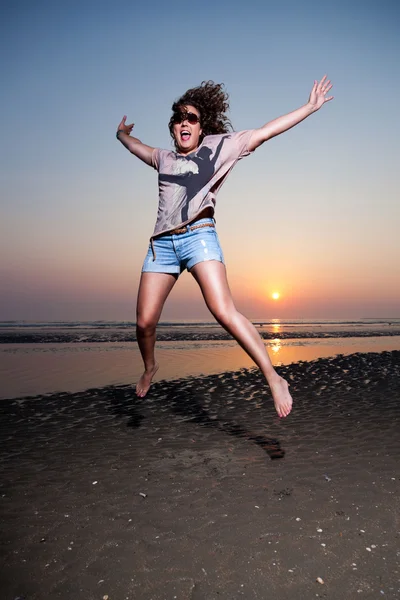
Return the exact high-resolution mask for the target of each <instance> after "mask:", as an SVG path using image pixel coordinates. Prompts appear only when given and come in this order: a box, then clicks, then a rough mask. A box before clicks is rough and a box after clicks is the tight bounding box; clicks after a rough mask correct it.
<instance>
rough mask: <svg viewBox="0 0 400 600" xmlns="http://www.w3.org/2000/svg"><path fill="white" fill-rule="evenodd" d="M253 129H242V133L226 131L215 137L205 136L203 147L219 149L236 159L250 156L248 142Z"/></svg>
mask: <svg viewBox="0 0 400 600" xmlns="http://www.w3.org/2000/svg"><path fill="white" fill-rule="evenodd" d="M253 132H254V129H244V130H242V131H228V132H227V133H220V134H217V135H207V136H206V137H205V138H204V140H203V145H205V146H208V147H211V148H215V149H216V148H221V151H222V152H223V153H226V152H229V153H233V155H235V156H237V157H240V158H241V157H243V156H247V155H248V154H250V153H251V152H250V150H249V142H250V140H251V137H252V135H253Z"/></svg>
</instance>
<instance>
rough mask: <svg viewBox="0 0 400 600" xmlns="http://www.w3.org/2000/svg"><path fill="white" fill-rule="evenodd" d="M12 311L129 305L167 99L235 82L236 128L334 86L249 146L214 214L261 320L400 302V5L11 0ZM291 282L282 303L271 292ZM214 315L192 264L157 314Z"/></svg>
mask: <svg viewBox="0 0 400 600" xmlns="http://www.w3.org/2000/svg"><path fill="white" fill-rule="evenodd" d="M1 9H2V18H1V19H0V57H1V58H0V61H1V80H2V81H1V87H2V94H1V105H2V106H1V108H2V110H1V114H0V124H1V131H2V136H1V144H0V152H1V161H0V203H1V205H0V320H22V319H24V320H79V319H82V320H134V319H135V305H136V294H137V289H138V283H139V278H140V270H141V266H142V263H143V259H144V257H145V255H146V252H147V247H148V242H149V237H150V235H151V233H152V231H153V227H154V223H155V218H156V212H157V202H158V197H157V196H158V188H157V174H156V172H155V171H154V170H153V169H152V168H150V167H148V166H147V165H145V164H144V163H141V162H140V161H139V160H138V159H137V158H135V157H134V156H133V155H131V154H130V153H129V152H127V151H126V150H125V149H124V148H123V146H122V145H121V144H120V143H119V142H117V141H116V139H115V131H116V129H117V125H118V124H119V122H120V120H121V118H122V116H123V115H124V114H126V115H127V117H128V122H134V123H135V128H134V131H133V135H135V136H136V137H138V138H139V139H140V140H142V141H143V142H145V143H146V144H148V145H150V146H154V147H162V148H172V145H171V144H172V142H171V139H170V136H169V131H168V121H169V118H170V111H171V105H172V103H173V101H174V100H175V99H177V98H178V97H179V96H180V95H182V94H183V93H184V92H185V91H186V90H187V89H188V88H190V87H194V86H196V85H199V84H200V82H201V81H203V80H209V79H211V80H213V81H215V82H218V83H220V82H223V83H224V84H225V86H226V90H227V91H228V93H229V94H230V114H229V116H230V118H231V121H232V124H233V126H234V129H235V130H237V131H240V130H242V129H251V128H256V127H260V126H262V125H263V124H264V123H266V122H268V121H270V120H272V119H274V118H276V117H278V116H280V115H282V114H285V113H287V112H290V111H292V110H294V109H296V108H298V107H300V106H302V105H303V104H305V103H306V102H307V100H308V96H309V92H310V90H311V87H312V85H313V82H314V79H320V78H321V77H322V76H323V75H324V74H325V73H327V74H328V76H329V78H330V79H331V80H332V82H333V83H334V87H333V89H332V94H334V96H335V98H334V100H333V101H331V102H329V103H327V104H326V105H325V106H323V107H322V109H321V110H320V111H318V112H317V113H315V114H314V115H312V116H310V117H309V118H308V119H306V120H305V121H304V122H303V123H301V124H299V125H298V126H297V127H295V128H294V129H292V130H290V131H288V132H286V133H284V134H283V135H281V136H279V137H277V138H274V139H272V140H270V141H268V142H267V143H265V144H264V145H263V146H261V147H260V148H258V149H257V150H256V152H255V153H254V154H253V155H251V156H249V157H246V158H244V159H243V160H241V161H240V162H239V163H238V164H237V165H236V166H235V169H234V170H233V172H232V173H231V174H230V177H229V178H228V180H227V181H226V183H225V184H224V186H223V187H222V189H221V191H220V192H219V195H218V199H217V206H216V213H215V217H216V220H217V230H218V234H219V237H220V241H221V244H222V247H223V251H224V255H225V260H226V265H227V271H228V279H229V282H230V287H231V290H232V294H233V297H234V299H235V303H236V305H237V307H238V309H239V310H241V311H242V312H243V313H244V314H245V315H246V316H247V317H249V318H251V319H261V318H299V319H301V318H336V319H342V318H343V319H346V318H365V317H372V318H373V317H400V266H399V265H400V260H399V258H400V236H399V234H398V231H399V217H400V208H399V192H398V165H399V158H400V152H399V135H400V119H399V111H398V102H399V98H400V78H399V76H398V75H399V72H398V57H399V56H400V35H399V29H400V8H399V7H398V4H397V2H395V1H388V0H376V1H375V0H374V1H369V0H365V1H362V0H359V1H352V0H348V1H346V2H343V1H342V0H337V1H336V2H335V3H330V2H327V1H320V2H311V1H310V0H304V1H303V2H301V3H299V2H297V1H294V0H287V1H284V2H279V3H278V2H272V1H270V0H262V1H255V0H248V1H246V2H235V1H233V2H232V1H230V2H227V1H225V0H222V1H218V0H217V1H211V0H205V1H203V2H201V3H200V2H199V3H196V2H192V3H189V4H185V5H183V4H182V3H178V2H174V1H173V2H169V3H167V2H159V1H158V0H154V1H153V2H151V3H142V2H132V1H129V2H128V1H118V0H115V1H114V2H113V3H111V2H103V1H102V0H98V1H96V2H89V1H87V0H79V1H76V0H71V1H69V2H63V1H60V2H53V1H51V2H50V1H43V0H38V1H37V2H35V3H31V2H28V1H27V0H25V1H20V0H15V1H13V2H11V1H5V2H4V1H3V2H2V3H1ZM273 292H279V293H280V298H279V300H273V299H272V298H271V294H272V293H273ZM208 316H209V314H208V312H207V309H206V308H205V306H204V302H203V300H202V297H201V294H200V290H199V289H198V286H197V284H196V283H195V282H194V280H193V278H192V277H191V276H190V274H188V273H187V272H185V273H183V274H182V276H181V277H180V278H179V281H178V283H177V284H176V285H175V288H174V289H173V291H172V293H171V295H170V297H169V298H168V300H167V303H166V305H165V308H164V311H163V315H162V319H164V320H167V319H168V320H170V319H204V318H208Z"/></svg>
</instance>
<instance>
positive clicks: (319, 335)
mask: <svg viewBox="0 0 400 600" xmlns="http://www.w3.org/2000/svg"><path fill="white" fill-rule="evenodd" d="M193 329H194V328H193V327H191V326H187V327H184V328H182V330H181V331H177V330H171V329H163V328H159V329H158V331H157V340H158V341H160V342H180V341H182V342H183V341H189V342H190V341H213V340H214V341H225V340H231V339H232V337H231V336H230V335H229V334H228V333H226V332H225V331H224V330H223V329H222V328H220V327H218V326H217V325H215V327H213V328H212V330H211V331H210V330H205V329H203V328H201V327H200V328H196V329H195V330H193ZM259 333H260V336H261V337H262V338H263V339H265V340H274V339H280V340H288V339H301V338H304V339H328V338H355V337H393V336H399V335H400V328H394V329H389V328H386V329H382V328H379V329H368V330H366V329H351V330H348V329H347V330H346V329H345V330H342V329H340V330H334V331H332V330H330V331H329V330H324V329H323V328H321V329H318V330H317V331H315V330H314V331H313V330H312V328H310V329H308V330H302V331H293V330H285V331H262V330H261V328H260V329H259ZM110 342H136V334H135V331H134V329H132V330H131V331H129V330H126V329H125V330H122V331H121V330H118V329H116V330H115V329H114V330H111V329H110V330H106V331H104V330H100V331H99V330H97V331H96V330H92V329H89V330H85V329H79V330H67V331H66V330H62V331H60V330H47V329H46V330H40V331H34V330H32V331H26V330H14V331H0V344H45V343H46V344H47V343H52V344H80V343H85V344H88V343H110Z"/></svg>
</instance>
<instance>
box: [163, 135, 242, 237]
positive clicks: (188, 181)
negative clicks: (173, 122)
mask: <svg viewBox="0 0 400 600" xmlns="http://www.w3.org/2000/svg"><path fill="white" fill-rule="evenodd" d="M251 134H252V131H250V130H249V131H240V132H233V133H225V134H220V135H212V136H206V137H205V138H204V140H203V142H202V144H201V145H200V147H199V148H198V150H197V151H196V152H193V153H191V154H189V155H187V156H180V155H179V154H177V153H176V152H173V151H169V150H156V155H155V157H154V166H155V168H157V170H158V172H159V176H158V179H159V204H158V214H157V222H156V226H155V229H154V233H153V236H154V235H157V234H159V233H162V232H166V231H171V230H172V229H175V228H177V227H179V226H180V225H182V224H183V223H187V222H189V221H190V220H191V219H193V218H195V217H196V216H197V215H198V214H199V213H200V212H201V211H202V210H203V209H204V208H206V207H207V206H211V207H212V208H214V205H215V195H216V193H217V191H218V190H219V188H220V187H221V185H222V184H223V182H224V181H225V178H226V177H227V175H228V173H229V171H230V170H231V169H232V167H233V166H234V164H235V163H236V162H237V161H238V160H239V159H241V158H242V157H243V156H247V155H248V154H250V152H249V150H248V148H247V145H248V142H249V140H250V136H251Z"/></svg>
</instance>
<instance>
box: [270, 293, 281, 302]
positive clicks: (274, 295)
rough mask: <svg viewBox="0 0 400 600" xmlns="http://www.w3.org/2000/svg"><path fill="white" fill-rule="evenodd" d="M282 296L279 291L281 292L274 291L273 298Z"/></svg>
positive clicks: (276, 298) (277, 298)
mask: <svg viewBox="0 0 400 600" xmlns="http://www.w3.org/2000/svg"><path fill="white" fill-rule="evenodd" d="M280 297H281V295H280V293H279V292H274V293H273V294H272V298H273V299H274V300H279V298H280Z"/></svg>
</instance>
